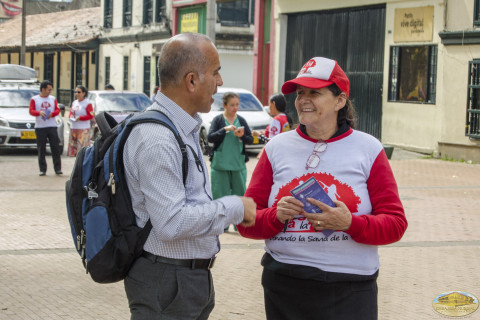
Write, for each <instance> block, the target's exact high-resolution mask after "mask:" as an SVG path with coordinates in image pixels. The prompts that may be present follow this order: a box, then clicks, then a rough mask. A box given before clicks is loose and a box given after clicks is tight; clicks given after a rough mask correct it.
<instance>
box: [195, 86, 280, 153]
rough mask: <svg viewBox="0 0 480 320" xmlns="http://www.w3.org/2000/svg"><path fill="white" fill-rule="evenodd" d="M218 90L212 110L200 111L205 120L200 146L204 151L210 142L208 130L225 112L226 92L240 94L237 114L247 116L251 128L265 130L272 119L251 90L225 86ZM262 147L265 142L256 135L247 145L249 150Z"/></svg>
mask: <svg viewBox="0 0 480 320" xmlns="http://www.w3.org/2000/svg"><path fill="white" fill-rule="evenodd" d="M217 90H218V91H217V93H216V94H215V95H214V96H213V99H214V100H215V101H214V102H213V103H212V109H211V110H210V112H209V113H200V117H201V118H202V120H203V123H202V127H201V129H200V146H201V147H202V151H203V152H204V153H205V152H206V144H207V143H208V142H207V135H208V130H209V129H210V124H211V123H212V120H213V118H215V116H217V115H219V114H221V113H223V111H224V109H223V102H222V98H223V95H224V94H225V93H226V92H235V93H237V94H238V96H239V98H240V105H239V108H238V112H237V114H239V115H240V116H242V117H244V118H245V120H246V121H247V123H248V126H249V127H250V130H258V131H264V130H265V128H266V127H267V126H268V125H269V124H270V122H271V121H272V118H271V117H270V115H269V114H268V113H267V112H266V111H265V109H264V108H263V106H262V104H261V103H260V101H259V100H258V99H257V97H256V96H255V95H254V94H253V93H252V92H251V91H249V90H245V89H239V88H224V87H218V89H217ZM210 146H211V144H210ZM262 147H263V144H262V143H261V142H260V141H259V140H258V139H256V138H255V137H254V140H253V144H251V145H246V146H245V148H246V149H247V150H251V149H257V150H260V149H261V148H262Z"/></svg>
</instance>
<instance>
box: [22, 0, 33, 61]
mask: <svg viewBox="0 0 480 320" xmlns="http://www.w3.org/2000/svg"><path fill="white" fill-rule="evenodd" d="M25 10H26V8H25V0H22V46H21V47H20V64H21V65H22V66H24V65H25V17H26V13H25ZM32 68H33V66H32Z"/></svg>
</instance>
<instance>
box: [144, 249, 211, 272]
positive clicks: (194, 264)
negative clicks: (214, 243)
mask: <svg viewBox="0 0 480 320" xmlns="http://www.w3.org/2000/svg"><path fill="white" fill-rule="evenodd" d="M142 256H143V257H145V258H147V259H148V260H150V261H151V262H153V263H155V262H160V263H166V264H173V265H175V266H182V267H188V268H191V269H206V270H210V269H211V268H213V265H214V264H215V259H216V257H213V258H210V259H173V258H166V257H161V256H157V255H154V254H151V253H150V252H146V251H144V252H143V253H142Z"/></svg>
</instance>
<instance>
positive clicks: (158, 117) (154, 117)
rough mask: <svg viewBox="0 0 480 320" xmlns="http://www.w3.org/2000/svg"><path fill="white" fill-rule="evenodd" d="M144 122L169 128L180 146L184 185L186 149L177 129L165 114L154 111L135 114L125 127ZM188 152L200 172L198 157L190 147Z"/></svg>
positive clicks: (186, 168) (200, 166)
mask: <svg viewBox="0 0 480 320" xmlns="http://www.w3.org/2000/svg"><path fill="white" fill-rule="evenodd" d="M145 122H155V123H158V124H161V125H163V126H165V127H167V128H169V129H170V130H171V131H172V133H173V135H174V137H175V139H176V140H177V142H178V145H179V146H180V151H181V152H182V174H183V185H185V184H186V182H187V175H188V155H187V147H186V145H185V143H184V142H183V140H182V138H181V137H180V134H179V132H178V130H177V128H176V127H175V125H174V124H173V122H172V121H171V120H170V118H168V116H167V115H166V114H165V113H163V112H161V111H160V110H155V109H150V110H147V111H144V112H142V113H139V114H136V115H135V116H134V117H132V119H131V120H130V121H129V122H128V124H127V126H134V125H136V124H139V123H145ZM189 147H190V146H189ZM190 150H191V151H192V153H193V156H194V158H195V164H196V165H197V168H198V169H199V171H201V172H202V171H203V167H202V164H201V161H200V158H199V157H198V155H197V153H196V152H195V151H194V150H193V148H192V147H190Z"/></svg>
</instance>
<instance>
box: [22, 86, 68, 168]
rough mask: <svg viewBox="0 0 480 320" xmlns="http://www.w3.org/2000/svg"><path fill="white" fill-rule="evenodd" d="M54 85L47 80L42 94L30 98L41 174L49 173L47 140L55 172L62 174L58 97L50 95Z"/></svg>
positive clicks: (41, 87)
mask: <svg viewBox="0 0 480 320" xmlns="http://www.w3.org/2000/svg"><path fill="white" fill-rule="evenodd" d="M52 89H53V85H52V83H51V82H50V81H48V80H45V81H43V82H42V83H41V84H40V94H39V95H36V96H33V97H32V99H30V108H29V111H30V114H31V115H32V116H34V117H35V135H36V136H37V150H38V166H39V168H40V174H39V175H40V176H44V175H46V174H47V161H46V160H45V153H46V150H47V141H48V143H49V144H50V149H51V151H52V160H53V169H54V170H55V174H57V175H61V174H62V161H61V154H60V140H59V138H58V132H57V121H56V120H55V117H56V116H58V114H59V113H60V109H59V108H58V103H57V99H56V98H55V97H54V96H52V95H50V93H51V92H52Z"/></svg>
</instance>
